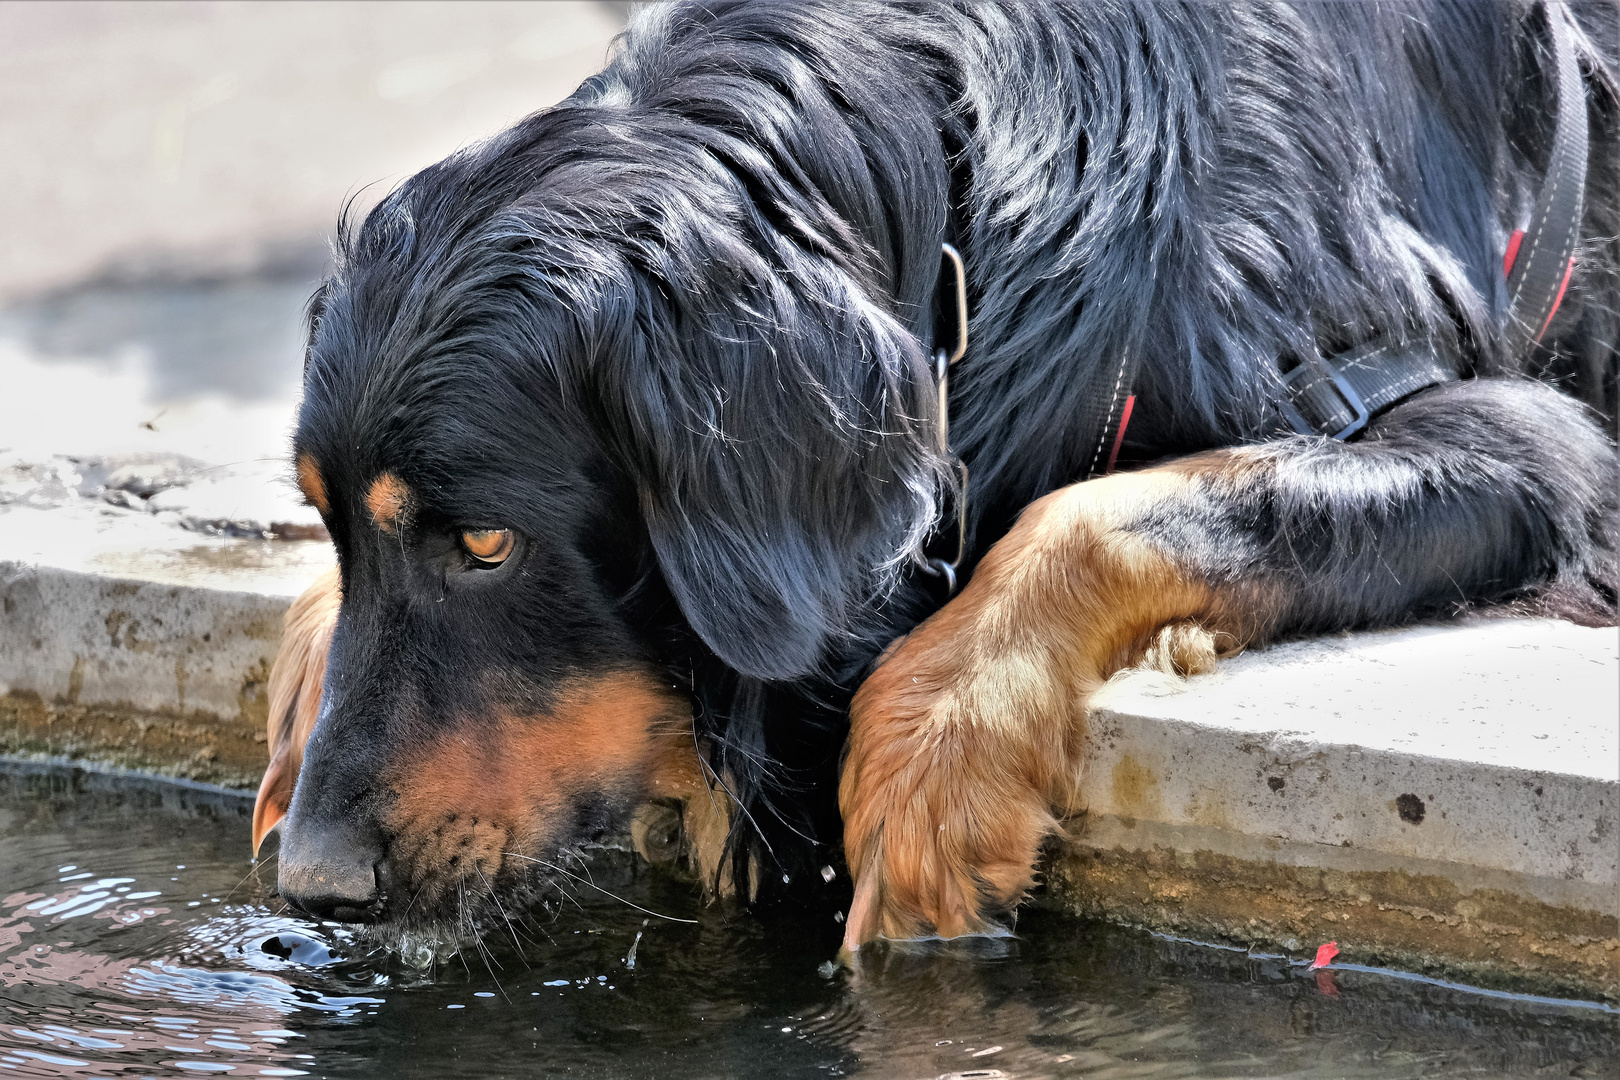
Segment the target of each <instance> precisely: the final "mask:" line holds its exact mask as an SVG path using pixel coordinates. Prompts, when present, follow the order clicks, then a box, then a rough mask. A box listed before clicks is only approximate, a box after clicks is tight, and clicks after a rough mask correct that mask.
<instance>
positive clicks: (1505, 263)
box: [1502, 229, 1575, 341]
mask: <svg viewBox="0 0 1620 1080" xmlns="http://www.w3.org/2000/svg"><path fill="white" fill-rule="evenodd" d="M1523 239H1524V230H1523V229H1514V230H1513V235H1512V236H1510V237H1508V242H1507V251H1506V252H1504V253H1503V255H1502V276H1503V277H1507V276H1508V275H1509V274H1511V273H1513V263H1514V260H1516V259H1517V258H1518V257H1519V242H1520V241H1522V240H1523ZM1574 272H1575V259H1574V258H1573V257H1571V258H1570V260H1569V265H1568V266H1566V267H1564V280H1563V281H1561V282H1559V283H1558V295H1557V296H1555V297H1553V304H1552V310H1551V311H1549V312H1547V321H1546V322H1544V323H1542V324H1541V329H1540V330H1538V331H1536V340H1537V341H1540V340H1541V336H1542V335H1543V334H1545V333H1546V332H1547V327H1549V326H1551V325H1552V321H1553V316H1554V315H1556V314H1558V305H1559V304H1562V303H1563V302H1564V290H1566V289H1568V288H1569V276H1570V275H1571V274H1573V273H1574Z"/></svg>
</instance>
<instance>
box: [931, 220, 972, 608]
mask: <svg viewBox="0 0 1620 1080" xmlns="http://www.w3.org/2000/svg"><path fill="white" fill-rule="evenodd" d="M939 247H940V251H941V252H943V253H944V256H945V258H947V259H949V260H950V261H951V266H952V268H953V269H954V270H955V271H956V351H955V352H954V353H951V354H949V355H946V352H945V349H944V347H943V346H940V347H936V348H935V349H934V379H935V382H936V383H937V384H938V387H939V412H938V421H937V423H936V425H935V431H936V432H937V433H938V436H939V453H940V456H941V457H945V458H951V459H952V460H954V461H955V463H956V468H957V471H958V472H959V473H960V474H961V478H962V488H961V491H960V492H959V493H958V494H957V496H956V558H954V559H952V560H951V561H950V562H946V561H945V560H944V559H940V558H928V557H923V558H922V569H923V570H924V571H926V572H927V573H930V574H933V575H935V576H936V577H943V578H944V579H945V591H946V594H947V595H949V594H952V593H955V592H956V569H957V567H959V566H961V565H962V559H963V557H964V556H965V555H966V554H967V485H968V470H967V465H966V464H964V463H963V462H962V460H961V459H960V458H954V457H953V455H952V454H951V411H950V408H951V402H950V370H951V365H952V364H954V363H956V362H957V361H958V360H960V359H962V357H963V356H964V355H965V354H966V353H967V345H968V305H967V271H966V270H965V269H964V268H963V266H962V255H961V253H960V252H958V251H957V250H956V249H955V248H954V247H952V246H951V245H950V244H941V245H939Z"/></svg>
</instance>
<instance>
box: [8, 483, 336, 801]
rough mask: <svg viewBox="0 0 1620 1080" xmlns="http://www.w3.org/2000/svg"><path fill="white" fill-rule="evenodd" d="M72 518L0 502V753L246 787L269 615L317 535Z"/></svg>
mask: <svg viewBox="0 0 1620 1080" xmlns="http://www.w3.org/2000/svg"><path fill="white" fill-rule="evenodd" d="M72 524H73V525H75V526H88V527H76V528H71V529H69V528H64V527H63V526H64V523H63V520H62V516H61V514H60V513H53V512H42V511H29V510H14V511H12V512H10V513H7V514H4V515H0V613H3V618H0V752H5V753H13V754H15V753H31V754H53V755H67V756H73V757H83V758H89V759H92V760H96V761H102V762H107V763H111V764H115V765H121V766H126V767H130V768H139V769H146V770H151V771H154V772H162V773H167V774H170V775H175V776H183V777H188V778H191V779H194V780H205V781H210V782H213V783H218V784H225V785H229V786H234V787H254V786H257V784H258V781H259V776H260V775H261V774H262V773H263V771H264V766H265V761H266V750H265V731H264V727H265V718H266V715H267V713H266V710H267V707H268V702H267V700H266V689H267V682H268V679H269V675H270V665H271V663H272V661H273V660H274V659H275V654H276V647H277V645H278V644H279V643H280V640H281V617H282V614H283V613H284V612H285V611H286V609H287V605H288V604H289V603H291V602H292V598H293V597H294V596H296V595H297V594H298V592H300V591H301V590H302V589H303V588H304V586H305V585H307V584H308V582H309V581H310V580H311V579H312V578H313V577H314V576H315V575H316V574H318V573H319V572H320V570H321V569H323V568H324V567H326V566H328V565H330V564H331V549H330V547H329V546H328V545H326V544H318V543H309V542H299V543H292V542H285V541H243V540H225V539H215V538H208V537H203V536H198V535H196V534H191V533H186V532H182V531H180V530H178V529H174V528H168V527H164V526H162V525H160V524H158V523H156V522H152V521H150V520H149V519H143V518H134V517H131V516H128V515H118V516H116V517H109V518H107V519H99V518H92V519H90V521H89V522H88V523H86V522H79V521H74V522H72ZM97 525H100V526H101V527H100V528H96V527H95V526H97Z"/></svg>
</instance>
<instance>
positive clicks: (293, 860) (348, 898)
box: [276, 831, 382, 923]
mask: <svg viewBox="0 0 1620 1080" xmlns="http://www.w3.org/2000/svg"><path fill="white" fill-rule="evenodd" d="M381 860H382V847H381V845H380V844H378V843H376V842H374V841H372V840H370V839H368V838H366V837H363V836H360V835H358V834H356V833H354V832H348V831H344V832H322V833H320V834H317V835H315V836H301V835H299V834H298V832H296V831H292V832H288V833H287V834H286V835H284V836H283V837H282V844H281V866H280V869H279V870H278V872H277V875H276V885H277V888H278V890H279V891H280V893H281V898H282V899H283V900H285V901H287V903H289V904H291V905H292V906H293V907H295V908H297V909H298V910H300V911H303V912H305V913H307V914H309V915H313V916H314V917H315V918H317V919H331V920H334V921H336V922H353V923H360V922H371V921H373V920H375V919H376V918H377V917H378V915H379V913H380V911H381V907H382V890H381V887H380V881H379V872H378V871H379V865H378V864H379V863H380V862H381Z"/></svg>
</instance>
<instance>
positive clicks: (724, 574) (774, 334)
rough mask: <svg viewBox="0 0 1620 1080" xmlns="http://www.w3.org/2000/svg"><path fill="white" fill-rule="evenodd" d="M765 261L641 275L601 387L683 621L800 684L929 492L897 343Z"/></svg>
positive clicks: (901, 333)
mask: <svg viewBox="0 0 1620 1080" xmlns="http://www.w3.org/2000/svg"><path fill="white" fill-rule="evenodd" d="M782 247H784V248H789V249H790V250H785V251H784V250H780V249H779V250H777V251H775V252H771V253H770V256H774V257H769V256H764V255H759V254H757V253H756V252H757V249H745V250H742V251H731V252H727V253H726V263H727V264H728V265H727V266H726V269H725V270H716V269H715V267H716V265H717V262H718V260H716V259H713V258H712V257H711V258H709V259H706V260H703V263H702V264H699V265H691V264H688V265H686V266H668V265H666V266H662V267H658V268H656V269H655V272H654V273H653V274H652V275H650V276H651V277H652V278H653V282H654V283H653V284H652V285H651V287H650V288H649V289H648V291H647V292H645V293H643V294H642V295H641V296H639V297H637V298H636V299H635V300H634V301H632V303H633V304H634V305H635V306H636V308H637V309H638V313H637V314H638V317H637V318H635V319H634V320H633V322H634V324H635V326H636V329H637V330H638V331H639V332H632V333H628V334H625V335H624V336H623V337H622V338H621V339H620V341H619V343H618V345H617V347H613V346H611V345H610V346H609V348H608V349H607V350H605V352H606V354H607V355H608V356H609V357H611V359H609V360H608V361H607V363H606V365H605V367H606V369H607V370H608V371H609V372H611V375H610V376H609V378H610V379H611V380H612V381H613V382H615V383H616V385H609V386H605V387H603V390H604V398H605V400H606V401H607V402H609V403H610V405H609V411H610V412H612V413H617V414H618V415H617V424H616V426H618V425H622V431H621V433H620V436H619V437H620V440H621V443H622V444H623V447H624V452H625V457H626V459H627V460H628V462H629V464H630V469H631V471H632V473H633V474H634V476H635V479H636V483H637V487H638V490H639V495H640V500H641V509H642V513H643V516H644V519H645V521H646V525H647V529H648V532H649V534H650V537H651V540H652V545H653V548H654V550H655V551H656V553H657V557H658V562H659V565H660V567H661V569H662V571H663V575H664V578H665V580H666V581H667V582H668V585H669V588H670V590H671V591H672V592H673V594H674V596H675V598H676V600H677V601H678V602H679V604H680V606H681V609H682V612H683V613H684V615H685V616H686V619H687V622H688V623H689V624H690V625H691V627H692V628H693V629H694V630H695V631H696V632H697V634H698V635H699V636H700V637H701V638H702V639H703V641H704V642H705V643H706V644H707V645H708V646H709V648H711V649H712V650H713V651H714V652H715V654H716V655H718V656H719V657H720V658H721V659H722V660H723V661H724V662H725V663H726V664H728V665H729V666H730V667H732V668H733V669H735V670H736V671H738V672H740V673H742V674H744V675H750V676H753V677H756V678H761V679H771V680H780V679H794V678H799V677H802V676H805V675H809V674H811V673H813V672H815V671H816V670H817V667H818V663H819V662H820V660H821V659H822V657H823V654H824V653H825V651H826V647H827V645H828V644H829V642H830V641H831V640H833V639H835V638H837V637H838V636H840V635H843V634H847V633H849V632H850V631H851V630H852V629H853V623H854V620H855V619H856V618H857V617H858V616H859V613H860V611H862V610H863V609H865V608H868V607H869V606H870V605H871V603H872V601H873V600H874V599H875V598H876V597H878V596H880V595H881V594H882V592H883V591H884V590H886V589H887V588H889V587H890V586H891V585H892V584H893V581H894V579H895V577H896V575H897V574H898V570H899V567H900V565H901V564H902V563H903V562H904V560H905V559H906V558H907V557H908V555H909V553H910V552H911V551H912V550H913V549H914V548H915V547H916V545H917V544H918V543H919V542H920V541H921V540H922V539H923V537H924V534H925V533H926V531H927V529H928V528H929V527H930V525H931V523H932V521H933V518H934V514H935V507H936V503H937V492H938V490H939V487H940V477H941V475H942V470H941V467H940V460H939V458H938V456H937V455H936V454H934V453H933V452H932V449H931V447H930V446H929V443H928V441H927V440H928V437H929V424H930V422H931V420H930V418H929V417H928V412H927V410H928V404H927V402H928V395H929V394H930V393H931V392H932V382H931V372H930V371H929V369H928V367H927V363H926V360H925V355H924V352H923V349H922V346H921V344H920V343H919V341H918V340H917V338H916V336H915V335H913V334H911V333H910V332H908V331H907V330H906V329H905V328H904V327H903V326H901V324H900V323H899V321H898V320H897V319H895V318H894V316H893V315H891V314H890V313H888V312H887V311H885V310H883V309H882V308H880V307H879V306H878V305H877V304H876V303H874V302H873V300H872V299H871V298H870V297H869V296H868V294H867V292H866V290H865V289H863V288H862V287H861V286H860V285H859V284H858V283H857V282H856V281H855V279H854V278H853V276H851V275H849V274H848V273H846V272H845V271H844V270H842V269H840V268H839V267H837V266H835V265H834V264H833V263H832V262H831V261H830V260H827V259H825V258H821V257H817V256H814V255H810V254H808V253H805V252H803V251H801V250H799V249H797V248H792V247H791V246H790V245H787V244H786V242H785V241H783V242H782ZM721 277H724V279H725V280H719V281H717V280H716V278H721ZM632 288H634V286H632ZM649 309H651V310H650V311H649ZM615 321H616V322H618V323H619V324H620V325H624V323H625V322H626V321H627V320H615ZM649 328H650V329H651V332H650V333H649V332H648V329H649ZM604 344H605V343H604Z"/></svg>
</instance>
